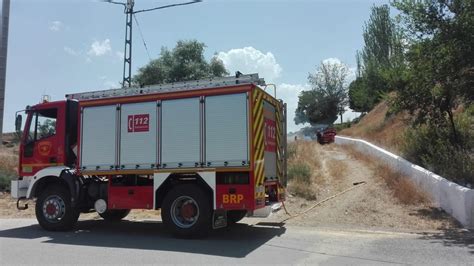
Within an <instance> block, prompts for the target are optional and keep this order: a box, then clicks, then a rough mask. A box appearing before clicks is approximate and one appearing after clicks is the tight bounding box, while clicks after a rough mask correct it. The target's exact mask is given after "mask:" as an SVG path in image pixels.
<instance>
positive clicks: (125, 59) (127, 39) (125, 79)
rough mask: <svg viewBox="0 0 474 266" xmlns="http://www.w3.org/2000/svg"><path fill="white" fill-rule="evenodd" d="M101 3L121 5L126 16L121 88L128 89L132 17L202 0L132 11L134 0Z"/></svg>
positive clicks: (130, 65) (130, 82) (130, 69)
mask: <svg viewBox="0 0 474 266" xmlns="http://www.w3.org/2000/svg"><path fill="white" fill-rule="evenodd" d="M103 1H105V2H107V3H110V4H116V5H122V6H124V8H125V9H124V13H125V16H126V21H125V51H124V57H123V79H122V86H123V87H130V86H131V85H132V29H133V27H132V21H133V16H135V14H137V13H143V12H147V11H153V10H158V9H164V8H169V7H175V6H184V5H190V4H195V3H198V2H202V0H194V1H190V2H185V3H178V4H170V5H164V6H159V7H153V8H147V9H142V10H138V11H134V10H133V7H134V6H135V0H127V2H126V3H124V2H116V1H112V0H103Z"/></svg>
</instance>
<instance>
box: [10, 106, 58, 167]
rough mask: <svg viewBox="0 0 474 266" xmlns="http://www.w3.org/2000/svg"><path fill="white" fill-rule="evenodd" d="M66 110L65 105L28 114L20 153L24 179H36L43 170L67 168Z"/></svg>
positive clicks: (31, 111) (41, 108)
mask: <svg viewBox="0 0 474 266" xmlns="http://www.w3.org/2000/svg"><path fill="white" fill-rule="evenodd" d="M64 111H65V104H64V103H63V102H60V103H48V104H44V105H39V107H38V108H34V109H31V110H29V111H28V119H27V123H26V125H25V129H24V132H23V139H22V147H21V150H20V153H21V156H20V169H19V174H20V176H33V175H35V174H36V172H38V171H39V170H41V169H43V168H46V167H49V166H56V165H64V163H65V152H64V121H65V118H64Z"/></svg>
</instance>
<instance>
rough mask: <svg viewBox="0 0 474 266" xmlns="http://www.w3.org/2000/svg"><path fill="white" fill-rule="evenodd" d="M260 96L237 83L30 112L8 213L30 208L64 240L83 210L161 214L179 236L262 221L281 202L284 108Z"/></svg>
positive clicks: (83, 98) (150, 89) (162, 89)
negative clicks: (13, 201)
mask: <svg viewBox="0 0 474 266" xmlns="http://www.w3.org/2000/svg"><path fill="white" fill-rule="evenodd" d="M239 74H240V73H239ZM265 87H266V85H265V81H264V80H263V79H261V78H259V77H258V74H251V75H241V74H240V75H238V76H235V77H225V78H216V79H210V80H198V81H191V82H181V83H174V84H162V85H154V86H146V87H142V88H122V89H112V90H102V91H94V92H84V93H75V94H68V95H66V100H63V101H55V102H43V103H40V104H37V105H34V106H28V107H27V108H26V110H25V112H26V115H27V118H26V122H25V126H24V129H23V136H22V140H21V145H20V160H19V168H18V169H19V178H18V179H17V180H14V181H12V196H13V197H14V198H17V199H18V202H17V207H18V208H19V209H25V208H27V207H28V205H27V204H22V203H24V202H23V201H28V200H32V199H36V208H35V211H36V218H37V220H38V222H39V224H40V225H41V226H42V227H43V228H44V229H46V230H70V229H72V228H73V226H74V225H75V223H76V222H77V220H78V217H79V215H80V213H85V212H91V211H96V212H98V213H99V215H100V216H101V217H102V218H104V219H105V220H110V221H114V220H115V221H117V220H121V219H122V218H124V217H125V216H126V215H127V214H128V213H129V212H130V210H131V209H151V210H157V209H161V217H162V220H163V223H164V225H165V227H166V228H167V229H169V230H170V231H171V232H173V233H174V234H175V235H178V236H193V235H200V234H204V233H206V232H207V231H208V229H210V228H219V227H224V226H227V224H228V223H229V224H230V223H235V222H237V221H239V220H240V219H242V218H243V217H244V216H246V215H247V216H252V215H254V216H255V215H262V214H268V213H269V210H271V205H272V204H276V203H278V202H281V201H283V200H284V197H285V195H284V189H283V187H282V184H281V181H282V180H286V179H285V175H286V158H285V154H286V105H285V104H284V103H283V102H282V101H281V100H277V99H275V98H274V97H272V96H271V95H270V94H268V93H266V92H265V90H264V89H265ZM21 120H22V117H21V115H18V116H17V121H16V122H17V127H19V128H20V127H21V124H22V123H21Z"/></svg>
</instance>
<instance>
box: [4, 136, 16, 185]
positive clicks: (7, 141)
mask: <svg viewBox="0 0 474 266" xmlns="http://www.w3.org/2000/svg"><path fill="white" fill-rule="evenodd" d="M10 135H11V134H10ZM10 135H8V134H4V136H3V141H4V143H2V144H0V191H5V190H10V181H11V180H12V179H13V178H15V177H16V176H17V168H18V145H17V144H16V143H15V139H14V138H13V136H10Z"/></svg>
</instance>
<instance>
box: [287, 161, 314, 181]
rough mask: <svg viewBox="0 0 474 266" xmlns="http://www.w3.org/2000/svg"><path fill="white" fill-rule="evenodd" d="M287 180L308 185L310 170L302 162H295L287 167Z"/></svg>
mask: <svg viewBox="0 0 474 266" xmlns="http://www.w3.org/2000/svg"><path fill="white" fill-rule="evenodd" d="M288 180H290V181H296V182H302V183H305V184H310V183H311V168H310V167H309V165H308V164H306V163H304V162H295V163H293V164H290V165H288Z"/></svg>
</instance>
